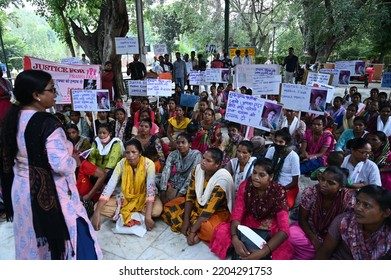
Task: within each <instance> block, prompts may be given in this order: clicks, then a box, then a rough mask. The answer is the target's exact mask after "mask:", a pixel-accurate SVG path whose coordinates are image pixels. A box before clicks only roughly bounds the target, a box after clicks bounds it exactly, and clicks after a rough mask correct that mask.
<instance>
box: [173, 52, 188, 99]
mask: <svg viewBox="0 0 391 280" xmlns="http://www.w3.org/2000/svg"><path fill="white" fill-rule="evenodd" d="M175 57H176V61H175V62H174V64H173V68H174V69H173V71H172V74H173V78H174V82H175V86H177V85H179V86H180V87H181V93H182V94H183V92H184V90H185V78H186V77H187V70H186V63H185V62H184V61H183V60H182V59H181V54H180V53H179V52H176V53H175Z"/></svg>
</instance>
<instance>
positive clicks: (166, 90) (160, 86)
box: [147, 79, 172, 96]
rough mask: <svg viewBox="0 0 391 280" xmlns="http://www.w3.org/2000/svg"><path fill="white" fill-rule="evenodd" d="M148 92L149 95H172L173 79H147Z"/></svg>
mask: <svg viewBox="0 0 391 280" xmlns="http://www.w3.org/2000/svg"><path fill="white" fill-rule="evenodd" d="M147 94H148V96H151V95H152V96H171V95H172V82H171V80H160V79H147Z"/></svg>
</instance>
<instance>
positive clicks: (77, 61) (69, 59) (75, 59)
mask: <svg viewBox="0 0 391 280" xmlns="http://www.w3.org/2000/svg"><path fill="white" fill-rule="evenodd" d="M60 61H61V63H64V64H82V63H81V61H80V59H79V58H78V57H66V58H61V60H60Z"/></svg>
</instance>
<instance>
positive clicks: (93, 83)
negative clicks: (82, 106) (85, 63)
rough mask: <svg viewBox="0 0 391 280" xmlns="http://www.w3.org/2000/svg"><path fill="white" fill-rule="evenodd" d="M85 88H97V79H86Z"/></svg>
mask: <svg viewBox="0 0 391 280" xmlns="http://www.w3.org/2000/svg"><path fill="white" fill-rule="evenodd" d="M83 88H84V89H96V80H92V79H84V83H83Z"/></svg>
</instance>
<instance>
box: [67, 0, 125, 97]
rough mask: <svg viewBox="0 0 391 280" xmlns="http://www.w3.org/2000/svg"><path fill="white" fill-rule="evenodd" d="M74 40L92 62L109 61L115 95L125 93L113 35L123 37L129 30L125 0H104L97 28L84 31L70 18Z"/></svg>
mask: <svg viewBox="0 0 391 280" xmlns="http://www.w3.org/2000/svg"><path fill="white" fill-rule="evenodd" d="M69 20H70V22H71V26H72V30H73V33H74V37H75V40H76V42H77V43H78V44H79V45H80V46H81V47H82V49H83V50H84V52H85V53H86V55H87V56H88V57H89V58H90V60H91V63H93V64H104V63H105V62H106V61H111V63H112V65H113V72H114V91H115V97H119V96H121V95H126V92H125V88H124V83H123V79H122V71H121V68H122V67H121V55H117V54H116V53H115V37H125V36H126V33H127V32H128V30H129V18H128V13H127V9H126V2H125V0H106V1H105V2H104V4H103V5H102V7H101V10H100V15H99V20H98V26H97V29H96V30H95V31H94V32H92V33H90V32H87V34H86V33H84V31H83V30H82V28H81V27H79V26H78V25H77V24H76V23H75V22H74V21H73V20H72V19H69Z"/></svg>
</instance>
